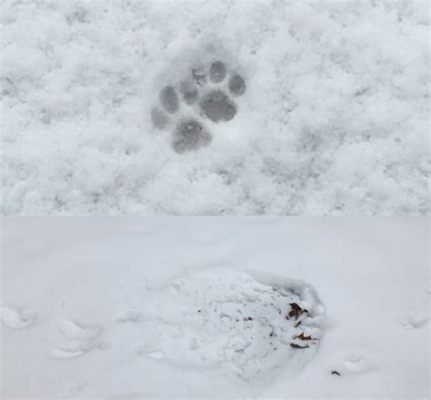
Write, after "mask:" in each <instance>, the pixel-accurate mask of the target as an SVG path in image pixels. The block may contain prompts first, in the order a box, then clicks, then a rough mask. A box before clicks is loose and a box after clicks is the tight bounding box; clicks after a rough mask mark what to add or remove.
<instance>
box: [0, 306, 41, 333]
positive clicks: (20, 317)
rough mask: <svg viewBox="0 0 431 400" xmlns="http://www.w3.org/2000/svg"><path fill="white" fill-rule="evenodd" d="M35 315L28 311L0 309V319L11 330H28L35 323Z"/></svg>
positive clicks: (8, 308) (9, 308)
mask: <svg viewBox="0 0 431 400" xmlns="http://www.w3.org/2000/svg"><path fill="white" fill-rule="evenodd" d="M36 318H37V314H36V313H35V312H34V311H31V310H29V309H21V310H19V309H15V308H11V307H5V306H3V307H0V319H1V320H2V321H3V323H4V324H5V325H6V326H8V327H9V328H12V329H22V328H28V327H29V326H31V325H33V324H34V322H35V321H36Z"/></svg>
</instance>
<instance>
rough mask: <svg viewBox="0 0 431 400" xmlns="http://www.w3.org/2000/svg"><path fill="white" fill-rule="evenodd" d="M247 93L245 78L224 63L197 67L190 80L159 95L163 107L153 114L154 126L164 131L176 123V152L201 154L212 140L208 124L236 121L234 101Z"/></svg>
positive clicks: (174, 133) (174, 85)
mask: <svg viewBox="0 0 431 400" xmlns="http://www.w3.org/2000/svg"><path fill="white" fill-rule="evenodd" d="M245 90H246V84H245V81H244V79H243V77H242V76H241V75H240V74H238V73H231V72H230V71H228V68H227V67H226V65H225V63H224V62H222V61H213V62H211V63H210V64H209V65H200V66H195V67H193V68H191V70H190V74H189V76H186V77H184V79H182V80H180V81H179V82H177V83H176V84H171V85H168V86H165V87H164V88H163V89H162V90H161V91H160V92H159V105H158V106H155V107H154V108H153V109H152V110H151V120H152V123H153V125H154V127H155V128H157V129H161V130H164V129H167V128H170V126H171V124H172V123H173V124H174V125H175V127H174V128H173V134H172V136H173V138H172V148H173V149H174V150H175V151H176V152H177V153H185V152H187V151H192V150H198V149H199V148H202V147H206V146H208V145H209V144H210V143H211V140H212V135H211V133H210V131H209V130H208V128H207V127H206V124H205V121H207V122H208V123H220V122H228V121H230V120H232V119H233V118H234V117H235V115H236V114H237V113H238V106H237V104H236V102H235V101H234V98H236V97H239V96H241V95H243V94H244V93H245ZM172 120H173V121H172ZM207 125H208V124H207Z"/></svg>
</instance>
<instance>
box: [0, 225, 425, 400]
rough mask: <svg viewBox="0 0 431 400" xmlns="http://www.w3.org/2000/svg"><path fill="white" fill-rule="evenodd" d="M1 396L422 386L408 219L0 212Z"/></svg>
mask: <svg viewBox="0 0 431 400" xmlns="http://www.w3.org/2000/svg"><path fill="white" fill-rule="evenodd" d="M2 234H3V242H2V253H3V256H2V270H1V272H2V299H1V303H0V307H1V308H0V320H1V321H2V322H1V334H2V335H1V345H2V346H1V347H2V348H1V381H2V398H4V399H58V398H76V399H96V398H97V399H102V398H103V399H151V398H159V399H163V398H164V399H166V398H190V399H203V398H214V399H215V398H223V399H226V398H230V399H240V398H259V399H275V398H280V399H281V398H283V399H286V398H292V399H298V398H303V399H307V398H344V399H345V398H353V397H354V398H361V399H373V400H374V399H388V398H391V399H395V398H398V399H403V400H405V399H420V398H421V399H425V398H429V396H430V384H431V382H430V376H431V374H430V359H431V348H430V324H429V317H430V315H429V310H430V286H429V285H430V284H431V276H430V258H429V249H428V245H429V241H430V235H431V233H430V225H429V221H427V220H424V219H405V218H399V219H380V218H374V219H362V218H359V219H354V218H343V219H309V218H295V219H291V218H288V219H287V218H280V219H276V218H260V219H259V218H227V217H226V218H222V217H220V218H203V217H202V218H192V219H190V218H169V219H161V218H144V219H139V218H138V219H137V218H73V219H63V218H62V219H56V218H9V219H4V220H3V229H2Z"/></svg>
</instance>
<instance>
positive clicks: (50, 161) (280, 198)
mask: <svg viewBox="0 0 431 400" xmlns="http://www.w3.org/2000/svg"><path fill="white" fill-rule="evenodd" d="M1 23H2V42H1V46H2V50H1V51H2V67H1V76H0V81H1V84H2V91H1V103H2V157H1V163H2V166H1V168H2V196H3V201H2V213H3V214H6V215H17V214H20V215H21V214H26V215H28V214H31V215H35V214H36V215H51V214H55V215H94V214H98V215H108V214H109V215H137V214H139V215H155V214H162V215H166V214H172V215H178V214H180V215H250V214H253V215H256V214H266V215H298V214H307V215H326V214H331V215H334V214H337V215H338V214H340V215H358V214H361V215H364V214H365V215H374V214H379V215H400V214H402V215H418V214H424V213H427V212H429V198H428V192H427V176H429V171H430V168H429V167H430V166H429V124H428V122H429V121H428V116H429V101H428V99H429V71H430V62H429V24H430V10H429V3H428V1H427V0H423V1H421V0H404V1H402V0H400V1H385V0H381V1H375V0H369V1H368V0H366V1H365V0H364V1H356V0H349V1H331V2H327V1H311V0H308V1H306V0H304V1H293V0H290V1H289V0H273V1H270V0H265V1H264V0H237V1H232V0H218V1H203V0H193V1H192V0H188V1H184V0H158V1H155V0H152V1H150V0H145V1H141V0H139V1H138V0H106V1H90V0H88V1H85V0H69V1H58V0H39V1H30V0H5V1H3V2H2V7H1ZM210 55H212V56H214V55H217V56H218V57H221V59H222V61H223V62H225V63H226V65H227V67H228V69H229V70H230V71H234V72H235V71H236V72H238V73H240V74H241V76H243V77H244V79H245V82H246V85H247V90H246V92H245V93H244V95H243V96H241V97H240V98H238V99H235V102H236V103H237V105H238V113H237V115H236V116H235V118H233V119H232V120H231V121H228V122H220V123H218V124H216V123H211V121H209V122H208V124H207V127H208V129H209V130H210V132H211V134H212V136H213V139H212V141H211V143H210V145H208V146H206V147H204V148H200V149H198V150H197V151H192V152H188V153H185V154H177V153H176V152H175V151H173V149H172V145H171V140H172V139H171V133H172V132H170V131H160V130H158V129H156V128H154V127H153V126H152V124H151V120H150V113H151V108H152V107H153V106H154V105H156V104H157V102H158V95H159V91H160V90H161V89H162V88H163V87H164V86H165V85H166V84H168V83H169V82H170V81H171V80H177V79H180V78H181V77H182V76H183V75H184V74H186V73H187V72H188V71H187V70H188V68H189V65H190V64H191V63H193V62H197V61H203V60H208V57H209V56H210ZM194 115H196V114H194ZM170 129H171V128H170ZM171 130H172V129H171Z"/></svg>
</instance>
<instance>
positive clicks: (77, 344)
mask: <svg viewBox="0 0 431 400" xmlns="http://www.w3.org/2000/svg"><path fill="white" fill-rule="evenodd" d="M57 328H58V331H59V332H60V333H61V335H62V337H63V339H65V343H64V344H63V345H62V346H61V347H56V348H53V349H51V351H50V353H49V355H50V357H51V358H75V357H78V356H80V355H83V354H85V353H88V352H89V351H91V350H93V349H95V348H99V349H103V348H104V347H105V346H106V344H105V343H103V342H100V343H99V342H96V340H97V338H98V336H99V334H100V328H98V327H90V328H87V327H85V328H84V327H82V326H80V325H78V324H76V323H75V322H73V321H70V320H68V319H62V320H60V321H58V323H57Z"/></svg>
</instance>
